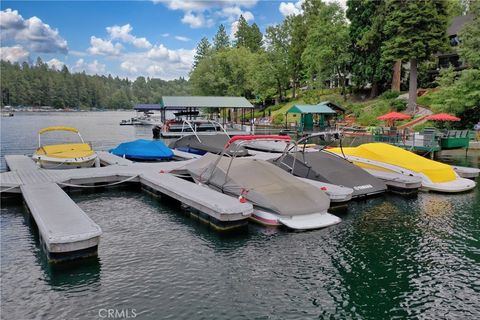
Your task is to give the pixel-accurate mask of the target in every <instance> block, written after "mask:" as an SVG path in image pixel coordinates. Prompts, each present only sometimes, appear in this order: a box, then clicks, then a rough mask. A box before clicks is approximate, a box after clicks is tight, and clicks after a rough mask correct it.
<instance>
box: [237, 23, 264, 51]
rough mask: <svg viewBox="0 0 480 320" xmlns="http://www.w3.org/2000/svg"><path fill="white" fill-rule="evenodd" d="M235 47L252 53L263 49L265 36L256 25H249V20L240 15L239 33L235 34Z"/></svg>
mask: <svg viewBox="0 0 480 320" xmlns="http://www.w3.org/2000/svg"><path fill="white" fill-rule="evenodd" d="M235 39H236V41H235V46H236V47H237V48H240V47H244V48H248V49H250V51H252V52H258V51H260V50H261V48H262V44H263V40H262V39H263V35H262V32H261V31H260V28H259V27H258V25H257V24H256V23H253V24H252V25H251V26H250V25H248V22H247V20H245V18H244V17H243V15H240V18H238V24H237V31H236V32H235Z"/></svg>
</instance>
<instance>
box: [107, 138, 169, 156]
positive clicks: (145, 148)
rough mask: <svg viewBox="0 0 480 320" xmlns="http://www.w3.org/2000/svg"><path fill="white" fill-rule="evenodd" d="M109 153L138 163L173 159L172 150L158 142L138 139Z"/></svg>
mask: <svg viewBox="0 0 480 320" xmlns="http://www.w3.org/2000/svg"><path fill="white" fill-rule="evenodd" d="M110 153H112V154H114V155H116V156H119V157H122V158H127V159H130V160H139V161H158V160H170V159H172V158H173V152H172V150H170V148H169V147H167V146H166V145H165V144H164V143H163V142H162V141H159V140H144V139H138V140H135V141H130V142H124V143H121V144H119V145H118V146H117V147H116V148H114V149H112V150H110Z"/></svg>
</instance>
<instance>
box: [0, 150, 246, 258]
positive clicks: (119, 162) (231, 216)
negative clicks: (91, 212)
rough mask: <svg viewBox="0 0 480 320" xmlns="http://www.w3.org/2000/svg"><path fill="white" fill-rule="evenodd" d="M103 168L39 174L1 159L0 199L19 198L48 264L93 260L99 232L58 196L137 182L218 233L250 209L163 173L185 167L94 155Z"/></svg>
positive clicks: (23, 160) (239, 222)
mask: <svg viewBox="0 0 480 320" xmlns="http://www.w3.org/2000/svg"><path fill="white" fill-rule="evenodd" d="M98 156H99V158H100V162H101V163H102V164H104V165H107V166H105V167H98V168H81V169H68V170H47V169H41V168H39V167H38V166H37V165H36V164H35V163H34V162H33V160H32V159H31V158H29V157H27V156H13V155H7V156H5V161H6V162H7V166H8V168H9V169H10V170H11V171H8V172H3V173H1V174H0V191H1V193H21V194H22V196H23V199H24V201H25V204H26V205H27V207H28V209H29V211H30V212H31V214H32V217H33V218H34V220H35V222H36V224H37V226H38V231H39V235H40V241H41V243H42V245H43V247H44V249H45V250H46V253H47V256H48V258H49V260H51V261H59V260H68V259H75V258H80V257H87V256H92V255H96V254H97V248H98V245H99V241H100V236H101V234H102V230H101V228H100V226H98V225H97V224H95V222H94V221H92V220H91V219H90V218H89V217H88V216H87V215H86V214H85V212H83V210H82V209H81V208H80V207H79V206H78V205H77V204H76V203H75V202H74V201H73V200H72V199H71V198H70V197H69V196H68V195H67V194H66V193H65V191H64V190H62V188H63V187H71V188H82V187H91V186H95V185H99V184H100V186H109V185H114V184H119V183H124V182H137V183H140V184H141V185H142V187H143V188H144V189H146V190H147V191H149V192H152V193H155V194H159V195H166V196H168V197H170V198H173V199H176V200H178V201H180V202H181V203H182V204H183V205H185V206H186V207H188V208H190V212H191V214H193V215H195V216H196V217H198V218H199V219H201V220H202V221H204V222H207V223H208V224H210V225H212V226H214V227H215V228H217V229H220V230H229V229H232V228H237V227H241V226H244V225H246V224H247V219H248V218H249V217H250V215H251V214H252V212H253V207H252V204H250V203H241V202H240V201H239V200H238V199H237V198H234V197H230V196H228V195H225V194H222V193H219V192H217V191H214V190H211V189H209V188H207V187H204V186H201V185H197V184H195V183H193V182H190V181H187V180H184V179H182V178H179V177H177V176H175V175H173V174H170V173H169V172H171V171H173V170H175V171H176V172H181V170H182V167H184V166H185V165H186V164H188V163H190V162H191V161H195V159H194V158H192V159H191V160H185V161H174V162H157V163H141V162H132V161H130V160H127V159H123V158H120V157H117V156H114V155H112V154H109V153H107V152H98Z"/></svg>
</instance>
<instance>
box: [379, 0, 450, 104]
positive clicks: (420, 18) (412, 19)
mask: <svg viewBox="0 0 480 320" xmlns="http://www.w3.org/2000/svg"><path fill="white" fill-rule="evenodd" d="M386 12H387V15H386V19H385V24H384V32H385V34H386V36H387V41H385V42H384V44H383V46H382V57H383V59H384V61H389V62H392V61H395V60H402V61H409V62H410V81H409V99H408V111H409V112H411V113H414V112H415V109H416V102H417V65H418V62H420V61H424V60H426V59H428V58H429V57H430V55H431V54H433V53H435V52H436V51H437V50H440V49H442V47H444V46H445V45H446V44H447V41H446V29H447V5H446V1H445V0H436V1H428V0H417V1H408V0H389V1H387V2H386Z"/></svg>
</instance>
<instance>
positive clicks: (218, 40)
mask: <svg viewBox="0 0 480 320" xmlns="http://www.w3.org/2000/svg"><path fill="white" fill-rule="evenodd" d="M202 40H203V39H202ZM228 47H230V40H229V39H228V35H227V32H226V31H225V27H224V26H223V24H221V25H220V26H219V27H218V31H217V34H215V37H214V38H213V48H214V49H215V51H218V50H222V49H226V48H228Z"/></svg>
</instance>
